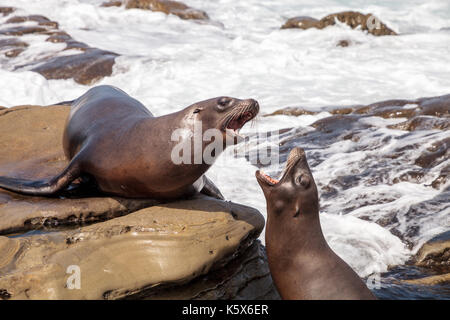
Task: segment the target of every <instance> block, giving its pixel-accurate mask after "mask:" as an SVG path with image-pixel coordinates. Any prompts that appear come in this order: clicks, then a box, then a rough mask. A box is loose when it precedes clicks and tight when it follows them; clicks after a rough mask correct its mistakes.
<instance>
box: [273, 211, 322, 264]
mask: <svg viewBox="0 0 450 320" xmlns="http://www.w3.org/2000/svg"><path fill="white" fill-rule="evenodd" d="M294 214H295V212H293V211H292V212H287V211H286V212H281V213H278V214H272V213H269V214H268V218H267V224H266V243H267V251H268V254H269V255H271V254H273V255H274V256H277V255H278V254H279V253H281V252H282V251H283V250H284V249H283V248H286V247H291V248H293V249H292V250H293V253H295V254H301V253H302V252H305V251H308V252H310V251H315V250H316V249H317V250H321V249H322V248H323V247H324V246H327V243H326V240H325V237H324V235H323V232H322V228H321V226H320V219H319V213H318V212H307V213H306V212H305V213H302V214H300V215H298V216H295V217H294ZM293 244H295V246H293ZM272 246H274V247H272Z"/></svg>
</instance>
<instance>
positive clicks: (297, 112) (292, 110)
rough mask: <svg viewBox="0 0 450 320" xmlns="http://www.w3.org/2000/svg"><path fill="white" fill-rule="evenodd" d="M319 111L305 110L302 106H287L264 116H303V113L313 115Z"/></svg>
mask: <svg viewBox="0 0 450 320" xmlns="http://www.w3.org/2000/svg"><path fill="white" fill-rule="evenodd" d="M318 113H319V112H316V111H310V110H305V109H303V108H296V107H287V108H284V109H279V110H276V111H274V112H272V113H270V114H265V115H264V117H270V116H276V115H286V116H296V117H298V116H303V115H314V114H318Z"/></svg>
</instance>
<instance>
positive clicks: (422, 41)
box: [0, 0, 450, 275]
mask: <svg viewBox="0 0 450 320" xmlns="http://www.w3.org/2000/svg"><path fill="white" fill-rule="evenodd" d="M101 2H103V0H72V1H59V0H46V1H28V0H4V1H2V5H11V6H14V7H18V8H20V10H18V11H17V12H16V13H17V14H21V15H22V14H42V15H45V16H47V17H48V18H50V19H53V20H55V21H58V22H59V23H60V28H61V29H63V30H65V31H66V32H68V33H69V34H70V35H72V36H73V37H74V38H75V39H76V40H78V41H83V42H85V43H87V44H89V45H91V46H94V47H98V48H101V49H105V50H111V51H114V52H117V53H119V54H121V56H120V57H119V58H117V60H116V64H115V66H114V72H113V75H112V76H111V77H107V78H104V79H103V80H101V81H100V82H99V83H97V84H111V85H115V86H117V87H120V88H121V89H123V90H124V91H126V92H127V93H129V94H130V95H132V96H133V97H135V98H137V99H138V100H140V101H141V102H143V103H144V104H145V105H146V106H148V107H149V109H150V110H151V111H152V112H153V113H154V114H155V115H162V114H166V113H168V112H172V111H175V110H178V109H180V108H181V107H183V106H187V105H189V104H191V103H193V102H195V101H199V100H203V99H207V98H210V97H213V96H221V95H230V96H236V97H241V98H247V97H252V98H255V99H257V100H258V101H259V103H260V105H261V112H262V113H263V114H264V113H270V112H272V111H274V110H276V109H278V108H281V107H285V106H307V107H308V108H309V109H312V110H320V108H321V107H324V106H330V107H332V106H336V105H350V104H367V103H372V102H376V101H381V100H385V99H394V98H408V99H413V98H417V97H421V96H436V95H442V94H446V93H450V92H449V91H450V46H449V45H448V44H449V43H450V32H445V31H441V29H442V28H448V27H450V3H449V2H448V1H441V0H431V1H426V3H423V1H420V0H408V1H402V2H399V1H395V2H392V1H391V2H386V1H381V0H380V1H372V4H371V5H368V4H366V2H365V1H362V0H356V1H351V2H348V1H344V0H318V1H317V0H314V1H313V0H308V1H301V2H300V1H296V0H286V1H259V0H248V1H235V0H221V1H207V0H184V2H185V3H187V4H189V5H191V6H193V7H195V8H199V9H203V10H205V11H206V12H207V13H208V14H209V16H210V17H211V19H212V20H213V21H216V22H221V23H222V24H223V26H220V24H199V23H195V22H193V21H186V20H182V19H179V18H178V17H176V16H172V15H169V16H166V15H165V14H162V13H154V12H149V11H144V10H125V9H124V8H123V7H121V8H116V7H111V8H101V7H99V4H100V3H101ZM342 10H357V11H361V12H371V13H374V14H375V15H376V16H377V17H378V18H380V19H381V20H382V21H383V22H385V23H386V24H387V25H388V26H390V27H391V28H393V29H394V30H395V31H397V32H400V33H402V35H401V36H397V37H389V36H388V37H374V36H371V35H368V34H366V33H363V32H361V31H358V30H352V29H350V28H349V27H347V26H342V25H336V26H332V27H329V28H326V29H324V30H316V29H310V30H306V31H301V30H279V27H280V26H281V25H282V24H283V23H284V21H285V20H286V19H287V18H290V17H293V16H299V15H307V16H312V17H315V18H321V17H323V16H325V15H327V14H330V13H334V12H338V11H342ZM5 19H6V18H0V20H1V21H4V20H5ZM33 37H34V36H24V37H23V39H25V40H26V41H29V42H30V47H29V48H28V49H27V50H26V51H25V52H24V53H22V54H21V55H19V56H18V57H17V58H15V59H16V60H15V61H16V62H18V63H16V64H25V63H26V62H28V61H29V60H30V59H32V58H33V57H36V55H40V54H46V53H48V52H52V51H55V52H56V51H58V50H59V49H60V47H61V44H51V43H42V42H40V41H37V40H36V38H33ZM343 39H347V40H350V41H351V42H352V43H353V45H351V46H349V47H346V48H342V47H336V43H337V42H338V41H339V40H343ZM9 63H10V62H9V61H8V59H4V58H2V59H0V65H1V67H2V70H0V105H4V106H13V105H18V104H50V103H55V102H58V101H64V100H70V99H73V98H76V97H78V96H79V95H81V94H82V93H83V92H84V91H85V90H86V89H87V88H88V87H86V86H82V85H79V84H76V83H75V82H74V81H73V80H46V79H45V78H44V77H42V76H41V75H39V74H36V73H32V72H29V71H19V70H18V71H14V72H13V71H11V69H10V67H9V66H10V64H9ZM323 111H326V110H323ZM327 115H329V114H328V113H327V112H322V113H319V114H317V115H308V116H301V117H289V116H274V117H268V118H264V117H261V118H260V120H259V122H258V125H257V126H255V127H253V128H250V126H247V127H246V128H245V130H243V132H248V133H251V132H254V131H255V130H257V129H258V130H261V131H267V130H276V129H282V128H292V127H299V126H308V125H310V124H311V123H313V122H314V121H315V120H318V119H320V118H323V117H324V116H327ZM369 121H371V124H372V125H374V126H376V125H377V123H378V122H383V121H384V120H381V119H376V118H371V119H369ZM395 121H398V120H393V122H395ZM385 125H386V123H385V122H383V123H380V125H379V128H378V130H377V131H376V132H373V136H364V137H362V138H361V141H360V142H359V143H360V144H362V145H364V144H366V145H367V147H368V149H369V150H355V151H353V152H352V153H351V154H350V155H349V154H348V153H344V152H346V151H349V150H350V151H351V150H352V148H354V145H353V144H352V143H351V142H350V141H345V142H340V143H336V144H333V145H331V146H329V148H327V149H326V150H322V151H320V152H322V153H323V154H324V155H327V160H326V161H324V162H322V163H321V164H319V165H318V166H316V167H315V168H314V175H315V178H316V180H317V181H318V182H321V183H323V184H327V183H328V182H329V181H330V180H331V179H332V177H334V176H336V175H338V174H345V173H346V172H347V171H351V170H359V169H360V166H362V165H370V164H373V163H370V162H364V161H363V159H365V157H366V156H367V155H368V154H370V148H371V147H373V144H375V143H378V144H382V143H383V142H382V140H381V139H380V138H377V136H375V135H376V134H380V135H391V136H394V137H395V136H396V135H398V136H401V135H403V134H404V133H403V132H400V131H398V130H397V131H396V130H389V132H386V130H387V129H386V128H385ZM435 134H436V139H438V138H442V136H444V135H445V134H446V133H445V132H444V133H435ZM447 135H448V134H447ZM420 138H421V136H420V133H414V134H412V135H411V137H410V138H409V139H410V140H411V141H410V142H411V143H417V142H418V141H420ZM394 140H395V139H394ZM407 141H408V140H407V139H402V140H395V141H392V142H390V143H388V144H386V146H385V149H384V152H386V153H387V152H388V150H389V148H396V147H399V144H402V143H407ZM425 147H426V146H423V148H425ZM423 148H422V149H423ZM231 152H232V150H228V151H227V154H228V153H231ZM224 159H226V161H222V162H221V161H220V159H219V161H218V163H217V164H216V165H215V166H213V167H212V169H211V170H210V171H209V175H210V176H211V178H212V179H213V180H214V181H215V182H216V184H217V185H218V186H219V188H220V189H221V190H222V191H223V193H224V195H225V196H226V197H227V198H228V199H230V200H232V201H236V202H241V203H244V204H248V205H251V206H254V207H256V208H258V209H259V210H260V211H261V212H262V213H263V214H265V199H264V197H263V195H262V192H261V190H260V189H259V186H258V185H257V183H256V181H255V178H254V171H255V170H256V167H255V166H253V165H251V164H250V163H249V162H248V161H246V160H245V158H242V157H240V158H233V157H231V156H227V157H226V158H224ZM282 167H283V164H280V165H278V164H276V165H273V166H272V167H269V168H268V171H269V172H279V171H280V170H281V168H282ZM436 170H437V169H436ZM436 170H434V171H433V172H431V173H430V177H429V179H428V180H430V179H432V176H433V175H434V176H435V175H436V174H437V171H436ZM361 188H366V189H364V192H367V191H368V190H369V191H373V197H377V196H379V195H380V193H383V192H386V188H388V190H389V192H392V193H395V194H399V196H398V199H397V200H396V201H394V202H390V203H388V204H376V205H373V206H364V207H362V208H361V209H358V208H356V209H355V210H354V211H353V212H351V213H350V215H342V216H341V215H338V213H339V212H340V211H341V210H342V209H343V208H344V206H343V205H341V204H340V203H328V202H327V201H324V203H323V206H324V208H325V209H324V211H325V212H324V213H323V214H322V216H321V219H322V224H323V229H324V232H325V235H326V237H327V239H328V240H329V242H330V244H331V246H332V247H333V248H334V249H335V250H336V251H337V252H338V253H339V254H340V255H341V256H342V257H343V258H344V259H345V260H346V261H348V262H349V263H350V264H351V265H352V266H353V267H355V268H356V270H357V271H358V272H359V273H360V274H361V275H367V274H370V273H372V272H379V271H384V270H386V266H387V265H389V264H396V263H401V262H402V261H404V260H406V259H407V257H408V254H409V252H407V251H406V249H405V248H404V246H403V245H402V244H401V242H400V240H399V239H398V238H397V237H395V236H394V235H392V234H391V233H389V232H388V231H387V230H385V229H383V228H382V227H380V226H378V225H377V224H375V223H373V222H368V221H363V220H361V219H358V218H356V217H357V216H362V215H364V214H378V213H377V212H378V211H379V210H381V211H383V208H387V209H386V210H395V209H396V208H398V210H399V211H401V210H406V209H405V208H406V207H405V206H406V204H408V202H411V201H413V200H414V201H417V198H422V199H424V198H427V199H428V198H433V197H434V196H436V195H438V194H439V191H438V190H434V189H430V188H425V187H424V186H422V185H415V184H411V183H407V182H404V183H400V184H397V185H395V186H386V185H378V186H375V187H372V188H373V189H370V187H367V186H365V187H361ZM354 196H355V190H353V189H350V190H347V191H345V190H344V191H342V195H341V197H340V198H339V201H341V200H342V203H347V202H348V201H352V199H353V200H354V198H353V197H354ZM383 206H384V207H383ZM374 211H376V212H375V213H374ZM448 214H449V213H448V211H447V212H445V211H444V212H440V213H436V215H435V216H434V217H431V216H428V217H426V218H424V220H421V221H420V222H421V223H422V224H423V223H427V225H428V226H429V227H426V228H424V229H423V231H422V233H421V234H419V235H418V236H417V237H418V238H417V239H416V240H417V241H418V243H421V242H423V241H424V240H425V239H428V238H430V237H431V236H433V235H434V234H436V233H438V232H440V230H442V229H445V228H447V229H448V225H447V226H446V225H445V223H444V224H442V221H443V220H442V219H445V217H446V216H448ZM444 221H445V220H444ZM262 237H263V236H262Z"/></svg>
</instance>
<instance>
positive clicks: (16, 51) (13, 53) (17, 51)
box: [5, 48, 25, 58]
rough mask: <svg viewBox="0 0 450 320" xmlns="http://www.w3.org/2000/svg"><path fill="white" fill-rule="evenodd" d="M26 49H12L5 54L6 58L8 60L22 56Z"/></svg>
mask: <svg viewBox="0 0 450 320" xmlns="http://www.w3.org/2000/svg"><path fill="white" fill-rule="evenodd" d="M24 50H25V49H23V48H18V49H11V50H8V51H6V52H5V57H8V58H15V57H17V56H18V55H19V54H21V53H22V52H23V51H24Z"/></svg>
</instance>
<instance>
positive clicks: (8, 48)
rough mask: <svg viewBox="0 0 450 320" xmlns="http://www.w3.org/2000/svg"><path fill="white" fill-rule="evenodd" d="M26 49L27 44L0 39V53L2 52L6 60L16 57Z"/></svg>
mask: <svg viewBox="0 0 450 320" xmlns="http://www.w3.org/2000/svg"><path fill="white" fill-rule="evenodd" d="M26 47H28V43H26V42H23V41H20V40H18V39H15V38H10V39H0V51H2V52H4V55H5V56H6V57H8V58H14V57H17V56H18V55H19V54H21V53H22V52H23V51H24V50H25V49H26Z"/></svg>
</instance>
